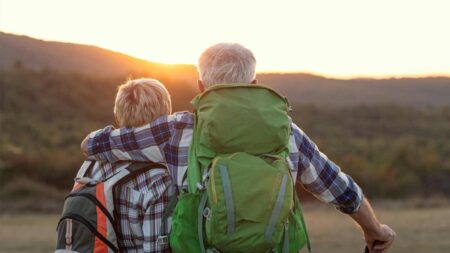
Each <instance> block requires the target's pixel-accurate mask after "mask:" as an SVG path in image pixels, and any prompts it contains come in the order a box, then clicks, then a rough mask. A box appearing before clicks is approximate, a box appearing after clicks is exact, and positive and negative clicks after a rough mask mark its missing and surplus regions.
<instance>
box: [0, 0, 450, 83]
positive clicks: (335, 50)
mask: <svg viewBox="0 0 450 253" xmlns="http://www.w3.org/2000/svg"><path fill="white" fill-rule="evenodd" d="M0 30H1V31H4V32H8V33H14V34H23V35H28V36H31V37H35V38H40V39H45V40H53V41H63V42H73V43H80V44H89V45H95V46H99V47H103V48H107V49H111V50H114V51H119V52H122V53H125V54H129V55H131V56H135V57H138V58H142V59H146V60H151V61H157V62H163V63H187V64H196V63H197V59H198V57H199V55H200V54H201V52H202V51H203V50H204V49H206V48H207V47H208V46H211V45H213V44H215V43H219V42H237V43H240V44H242V45H244V46H246V47H248V48H249V49H251V50H252V51H253V52H254V54H255V56H256V58H257V70H258V71H260V72H261V71H269V72H309V73H315V74H322V75H327V76H333V77H399V76H425V75H426V76H428V75H446V76H450V1H448V0H406V1H404V0H339V1H337V0H328V1H325V0H309V1H302V0H293V1H287V0H277V1H264V0H257V1H250V0H221V1H215V0H204V1H200V0H179V1H173V0H160V1H156V0H155V1H154V0H142V1H138V0H128V1H119V0H106V1H104V0H76V1H72V0H36V1H34V0H28V1H26V0H0Z"/></svg>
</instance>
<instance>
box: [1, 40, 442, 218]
mask: <svg viewBox="0 0 450 253" xmlns="http://www.w3.org/2000/svg"><path fill="white" fill-rule="evenodd" d="M6 37H9V39H18V41H21V43H22V44H21V43H19V42H17V43H12V42H9V44H8V45H10V47H9V49H10V50H11V51H8V52H6V50H5V47H3V45H4V44H5V43H4V41H5V40H4V38H5V34H0V41H1V42H2V44H0V50H1V51H0V53H1V54H0V61H1V62H2V64H3V65H0V66H3V67H1V68H0V102H1V103H0V112H1V113H0V120H1V124H0V203H2V205H0V212H2V211H5V210H7V211H11V210H19V211H20V210H28V211H30V212H32V211H45V210H47V211H48V210H52V211H54V210H59V208H60V206H59V205H60V203H61V199H62V198H63V197H64V194H65V193H66V190H67V189H69V187H70V185H71V184H72V180H71V178H72V177H73V175H74V173H75V171H76V170H77V168H78V166H79V165H80V163H81V161H82V159H83V157H82V155H81V153H80V150H79V144H80V142H81V140H82V139H83V137H84V136H86V134H87V133H89V132H90V131H91V130H95V129H98V128H102V127H104V126H106V125H109V124H114V117H113V114H112V109H113V103H114V96H115V93H116V87H117V85H119V84H121V83H123V82H124V81H125V80H126V79H127V77H128V76H129V75H133V76H141V75H139V74H136V73H132V72H129V73H126V71H127V68H125V67H123V66H141V65H139V62H141V63H142V62H143V61H141V60H138V59H134V58H131V57H128V56H125V55H121V54H117V55H116V53H114V52H111V51H107V50H104V49H99V48H95V47H89V46H79V45H68V44H65V43H54V42H42V41H36V40H34V39H30V38H25V37H19V36H15V35H7V36H6ZM11 43H12V44H14V45H11ZM27 43H31V44H29V46H28V44H27ZM53 47H55V48H59V47H60V49H58V50H60V51H59V52H60V54H54V55H53V58H54V60H55V62H56V63H54V62H53V63H51V64H53V65H50V63H47V62H46V61H43V60H42V59H44V58H45V57H49V56H48V55H52V54H51V51H52V50H54V52H56V49H52V48H53ZM14 50H15V51H14ZM27 50H28V51H27ZM78 50H81V51H78ZM14 52H15V53H14ZM81 52H85V53H86V52H89V53H86V54H87V56H85V57H87V58H89V59H94V58H95V57H98V59H97V60H96V61H99V62H101V61H104V62H105V63H104V64H106V65H107V64H111V65H107V66H110V67H111V68H114V66H115V68H117V71H118V72H115V71H114V73H115V74H114V75H113V74H106V75H104V74H105V73H108V71H109V70H107V69H108V68H104V67H103V66H100V67H98V66H97V65H101V64H88V65H87V66H84V65H83V64H84V63H83V64H82V63H80V62H82V61H80V60H79V59H78V58H77V57H76V55H75V56H74V55H72V54H81ZM32 55H34V56H35V59H33V58H32V57H31V56H32ZM102 55H103V56H102ZM27 57H28V58H27ZM114 57H118V59H121V60H117V61H116V62H115V63H110V61H114V60H113V59H114ZM5 59H9V60H5ZM14 59H16V60H14ZM17 59H19V60H20V62H21V64H17ZM64 59H65V60H64ZM71 59H73V61H72V60H71ZM58 61H60V62H58ZM65 61H68V62H65ZM70 61H71V62H70ZM127 61H129V62H131V63H130V65H126V64H125V63H124V62H127ZM50 62H51V61H50ZM118 62H122V63H123V64H124V65H123V66H122V65H120V64H119V65H118ZM133 64H135V65H133ZM142 64H143V66H146V67H148V69H147V70H146V71H150V72H151V71H153V70H154V69H155V68H156V69H157V68H166V67H167V66H166V65H161V66H159V65H158V64H156V65H152V64H154V63H149V62H143V63H142ZM89 66H91V67H92V68H94V67H95V68H97V67H98V69H97V71H99V74H98V75H95V74H93V73H91V72H90V71H87V72H84V71H83V70H84V69H88V68H89ZM178 67H180V66H177V65H175V66H172V67H167V69H166V70H165V71H166V72H164V71H161V72H159V73H158V79H160V80H161V81H162V82H163V83H165V84H166V86H167V88H168V90H169V92H170V93H171V96H172V100H173V107H174V111H179V110H191V108H190V104H189V101H190V100H191V99H192V98H193V97H194V96H195V94H196V93H197V89H196V87H195V80H196V74H195V70H194V67H193V66H187V67H186V66H181V67H180V68H182V69H184V70H186V71H188V74H187V75H185V74H184V72H183V71H181V72H180V73H179V72H177V71H178V70H177V71H175V70H174V69H172V70H170V68H175V69H176V68H178ZM185 67H186V68H185ZM129 69H132V68H131V67H130V68H129ZM120 71H123V72H120ZM119 72H120V73H122V74H121V75H119V74H117V73H119ZM150 72H148V73H150ZM101 73H103V74H101ZM141 74H142V75H145V73H141ZM149 75H150V74H149ZM258 79H259V81H260V83H267V84H271V85H272V86H273V87H274V88H275V89H277V90H278V91H280V92H281V93H283V94H285V95H287V96H288V97H289V98H290V99H291V103H292V105H293V107H294V111H293V112H292V114H291V116H292V118H293V120H294V122H296V123H297V124H298V125H299V126H300V127H301V128H302V129H303V130H304V131H305V132H306V133H308V135H309V136H310V137H311V138H312V140H314V141H315V142H316V143H317V145H318V146H319V147H320V149H321V150H323V151H324V152H325V153H326V154H327V155H328V156H329V157H330V158H331V159H332V160H334V161H335V162H336V163H337V164H339V165H340V166H341V168H343V170H344V171H346V172H347V173H349V174H350V175H351V176H352V177H353V178H354V179H355V180H356V181H357V182H359V184H361V185H362V186H363V188H364V189H365V193H366V194H367V195H368V196H370V197H372V196H373V197H390V198H392V197H397V198H400V197H404V196H411V195H416V194H420V195H426V196H429V195H432V194H442V195H445V196H449V194H450V185H449V184H448V181H449V180H450V160H449V159H448V157H450V142H448V138H449V136H450V99H449V98H450V92H449V88H450V84H449V80H450V79H449V78H421V79H386V80H369V79H354V80H337V79H327V78H324V77H319V76H313V75H307V74H285V75H282V74H259V75H258ZM236 124H240V122H236ZM378 182H383V184H379V183H378ZM61 189H63V190H61ZM35 203H39V204H38V205H36V204H35Z"/></svg>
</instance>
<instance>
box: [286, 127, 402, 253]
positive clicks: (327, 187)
mask: <svg viewBox="0 0 450 253" xmlns="http://www.w3.org/2000/svg"><path fill="white" fill-rule="evenodd" d="M292 131H293V137H294V139H295V144H296V146H297V148H298V152H299V153H300V155H299V161H298V173H299V174H298V176H297V180H300V181H301V184H302V185H303V186H304V187H305V189H306V190H308V191H309V192H311V193H312V194H313V195H314V196H316V197H317V198H318V199H320V200H322V201H324V202H326V203H330V204H333V205H335V206H336V207H337V209H338V210H340V211H341V212H343V213H346V214H348V215H350V217H352V218H353V220H355V221H356V222H357V223H358V224H359V225H360V226H361V228H362V230H363V232H364V236H365V239H366V243H367V245H368V247H369V250H370V252H377V253H378V252H386V250H387V249H388V248H389V247H390V245H391V244H392V242H393V240H394V237H395V232H394V231H393V230H392V229H391V228H389V227H388V226H387V225H384V224H380V222H379V221H378V219H377V218H376V216H375V214H374V212H373V209H372V207H371V205H370V203H369V201H368V200H367V199H366V198H364V196H363V193H362V190H361V189H360V187H359V186H358V185H357V184H356V183H355V182H354V181H353V179H352V178H351V177H350V176H348V175H347V174H345V173H343V172H342V171H341V170H340V168H339V167H338V166H337V165H336V164H335V163H333V162H332V161H331V160H329V159H328V158H327V157H326V156H325V155H324V154H323V153H322V152H320V151H319V149H318V148H317V145H315V144H314V143H313V142H312V141H311V140H310V139H309V138H308V136H307V135H306V134H305V133H304V132H303V131H302V130H301V129H300V128H299V127H297V126H296V125H295V124H292Z"/></svg>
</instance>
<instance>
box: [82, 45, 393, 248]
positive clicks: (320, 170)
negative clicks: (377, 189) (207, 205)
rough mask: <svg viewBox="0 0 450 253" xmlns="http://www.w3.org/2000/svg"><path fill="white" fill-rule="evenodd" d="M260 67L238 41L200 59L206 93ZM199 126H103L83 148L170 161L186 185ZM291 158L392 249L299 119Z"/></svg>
mask: <svg viewBox="0 0 450 253" xmlns="http://www.w3.org/2000/svg"><path fill="white" fill-rule="evenodd" d="M255 66H256V60H255V57H254V56H253V53H252V52H251V51H250V50H248V49H247V48H245V47H243V46H241V45H239V44H234V43H220V44H217V45H214V46H212V47H210V48H208V49H207V50H206V51H204V53H203V54H202V55H201V56H200V59H199V63H198V71H199V73H200V78H201V79H200V80H199V81H198V85H199V88H200V91H202V92H203V91H204V90H205V89H207V88H208V87H211V86H213V85H217V84H234V83H236V84H237V83H240V84H242V83H246V84H249V85H250V84H256V82H257V81H256V79H255ZM255 127H257V126H255ZM193 128H194V118H193V114H192V113H189V112H177V113H174V114H172V115H169V116H162V117H160V118H158V119H157V120H155V121H153V122H152V123H150V124H148V125H146V126H144V127H140V128H134V129H117V130H112V129H110V128H105V129H101V130H98V131H96V132H93V133H91V134H90V135H89V136H88V137H87V138H86V139H85V141H83V144H82V148H83V149H84V150H85V152H87V154H88V155H89V157H90V158H91V159H97V160H107V161H109V162H116V161H120V160H133V161H148V160H150V161H153V162H164V163H167V165H168V167H169V170H170V172H171V174H172V176H173V178H174V181H175V182H177V184H178V185H179V186H182V185H183V175H184V174H185V172H186V169H187V165H188V150H189V145H190V144H191V141H192V133H193ZM289 161H290V165H291V170H292V174H293V176H294V177H295V178H296V182H297V183H300V184H302V185H303V186H304V188H305V189H306V190H308V191H309V192H310V193H312V194H313V195H314V196H316V197H317V198H318V199H320V200H321V201H323V202H325V203H329V204H332V205H334V206H336V208H337V209H338V210H340V211H341V212H343V213H345V214H348V215H349V216H350V217H351V218H353V219H354V220H355V221H356V222H357V223H358V224H359V225H360V226H361V228H362V230H363V233H364V236H365V240H366V243H367V245H368V246H369V250H370V252H386V251H387V249H388V248H389V247H390V245H391V244H392V242H393V240H394V237H395V232H394V231H393V230H392V229H391V228H389V227H388V226H387V225H384V224H381V223H380V222H379V221H378V220H377V218H376V217H375V215H374V212H373V210H372V208H371V205H370V204H369V202H368V200H367V199H366V198H364V196H363V193H362V191H361V189H360V187H359V186H358V185H357V184H356V183H355V182H354V181H353V179H352V178H351V177H350V176H348V175H347V174H345V173H343V172H342V171H341V170H340V168H339V167H338V166H337V165H336V164H335V163H333V162H332V161H331V160H329V159H328V158H327V157H326V156H325V155H324V154H323V153H321V152H320V151H319V149H318V148H317V146H316V145H315V144H314V142H312V141H311V140H310V139H309V138H308V136H307V135H306V134H305V133H304V132H303V131H302V130H301V129H300V128H299V127H298V126H297V125H296V124H294V123H292V124H291V136H290V141H289Z"/></svg>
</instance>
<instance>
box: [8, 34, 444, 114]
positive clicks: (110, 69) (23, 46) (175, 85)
mask: <svg viewBox="0 0 450 253" xmlns="http://www.w3.org/2000/svg"><path fill="white" fill-rule="evenodd" d="M14 66H16V67H17V66H21V67H25V68H31V69H35V70H46V69H51V70H56V71H60V72H69V73H79V74H83V75H88V76H94V77H96V78H98V77H122V78H124V77H128V76H132V77H141V76H149V77H153V78H157V79H160V80H163V81H164V83H165V84H166V85H167V86H168V87H169V91H170V92H171V93H172V94H173V96H174V99H177V98H178V97H179V96H180V95H183V96H184V97H186V95H187V94H191V95H192V96H193V95H194V94H195V93H196V92H197V89H196V80H197V79H198V75H197V71H196V69H195V67H194V66H193V65H176V64H175V65H171V64H160V63H155V62H150V61H145V60H142V59H137V58H134V57H130V56H128V55H125V54H122V53H117V52H113V51H110V50H106V49H102V48H98V47H95V46H86V45H78V44H72V43H61V42H50V41H43V40H38V39H33V38H30V37H27V36H18V35H13V34H7V33H2V32H0V70H6V69H10V68H14ZM257 78H258V81H259V83H263V84H267V85H270V86H272V87H274V88H275V89H276V90H278V91H279V92H281V93H282V94H284V95H286V96H287V97H288V98H289V100H290V101H291V103H292V104H313V105H316V106H325V107H330V106H331V107H333V106H345V107H347V106H360V105H377V104H395V105H406V106H416V107H424V106H448V105H450V78H448V77H430V78H400V79H350V80H344V79H330V78H325V77H321V76H315V75H310V74H300V73H299V74H276V73H275V74H264V73H261V74H258V76H257ZM181 83H182V84H181Z"/></svg>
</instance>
